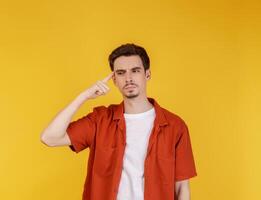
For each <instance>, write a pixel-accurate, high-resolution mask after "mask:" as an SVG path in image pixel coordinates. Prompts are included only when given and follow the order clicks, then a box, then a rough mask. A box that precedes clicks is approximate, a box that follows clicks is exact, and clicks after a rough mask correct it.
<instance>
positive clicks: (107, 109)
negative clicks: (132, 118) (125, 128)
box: [93, 104, 119, 117]
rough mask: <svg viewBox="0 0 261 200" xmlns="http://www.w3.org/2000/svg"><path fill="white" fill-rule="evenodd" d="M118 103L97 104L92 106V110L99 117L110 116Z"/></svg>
mask: <svg viewBox="0 0 261 200" xmlns="http://www.w3.org/2000/svg"><path fill="white" fill-rule="evenodd" d="M118 106H119V104H110V105H107V106H106V105H99V106H95V107H94V108H93V112H94V113H95V114H97V116H99V117H108V116H112V115H113V113H114V111H115V109H116V108H117V107H118Z"/></svg>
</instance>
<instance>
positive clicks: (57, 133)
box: [41, 92, 88, 140]
mask: <svg viewBox="0 0 261 200" xmlns="http://www.w3.org/2000/svg"><path fill="white" fill-rule="evenodd" d="M87 99H88V94H86V92H85V93H81V94H79V95H78V96H77V97H76V98H75V99H74V100H73V101H72V102H71V103H70V104H69V105H68V106H66V107H65V108H64V109H63V110H61V111H60V112H59V113H58V114H57V115H56V116H55V117H54V119H53V120H52V121H51V122H50V123H49V125H48V126H47V127H46V128H45V129H44V130H43V132H42V133H41V138H42V139H43V140H44V139H45V138H62V137H64V135H65V133H66V129H67V127H68V125H69V123H70V122H71V119H72V117H73V115H74V114H75V112H76V111H77V110H78V109H79V108H80V106H81V105H82V104H83V103H84V102H85V101H86V100H87Z"/></svg>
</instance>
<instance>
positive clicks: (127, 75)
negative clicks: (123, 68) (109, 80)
mask: <svg viewBox="0 0 261 200" xmlns="http://www.w3.org/2000/svg"><path fill="white" fill-rule="evenodd" d="M129 82H132V75H131V72H130V71H127V72H126V83H129Z"/></svg>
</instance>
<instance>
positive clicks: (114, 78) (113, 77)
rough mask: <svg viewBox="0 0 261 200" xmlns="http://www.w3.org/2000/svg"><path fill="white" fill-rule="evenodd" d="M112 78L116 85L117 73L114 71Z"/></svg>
mask: <svg viewBox="0 0 261 200" xmlns="http://www.w3.org/2000/svg"><path fill="white" fill-rule="evenodd" d="M112 80H113V83H114V85H116V77H115V73H113V75H112Z"/></svg>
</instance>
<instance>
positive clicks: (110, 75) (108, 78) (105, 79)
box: [102, 72, 114, 83]
mask: <svg viewBox="0 0 261 200" xmlns="http://www.w3.org/2000/svg"><path fill="white" fill-rule="evenodd" d="M113 74H114V72H112V73H111V74H109V76H107V77H105V78H104V79H103V80H102V82H104V83H106V82H107V81H108V80H110V79H111V77H112V76H113Z"/></svg>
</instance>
